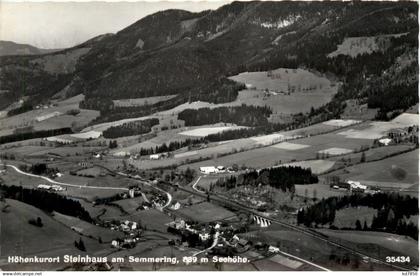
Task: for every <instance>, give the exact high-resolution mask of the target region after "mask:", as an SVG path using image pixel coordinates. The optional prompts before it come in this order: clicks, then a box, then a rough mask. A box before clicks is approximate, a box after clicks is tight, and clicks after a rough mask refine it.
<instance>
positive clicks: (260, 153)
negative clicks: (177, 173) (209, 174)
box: [181, 133, 372, 169]
mask: <svg viewBox="0 0 420 276" xmlns="http://www.w3.org/2000/svg"><path fill="white" fill-rule="evenodd" d="M291 143H293V144H300V145H308V146H309V147H306V148H301V149H297V150H293V151H290V150H287V149H281V148H278V147H276V146H275V145H273V146H271V147H262V148H257V149H252V150H248V151H244V152H239V153H235V154H230V155H228V156H223V157H217V156H214V155H213V156H212V157H213V158H212V159H211V160H206V161H202V162H197V163H193V164H188V165H183V166H181V168H186V167H188V166H189V167H193V168H196V169H198V168H199V167H201V166H213V165H223V166H232V165H233V164H238V165H245V166H247V167H253V168H264V167H270V166H274V165H278V164H279V162H280V161H281V163H290V162H294V161H295V160H307V159H314V158H315V157H316V156H317V153H318V152H319V151H321V150H325V149H329V148H331V147H337V148H339V147H343V148H347V149H352V150H359V149H360V147H361V146H370V145H371V144H372V141H371V140H368V139H348V138H345V137H343V136H341V135H337V134H336V133H328V134H323V135H318V136H312V137H307V138H302V139H298V140H294V141H293V142H291ZM224 146H229V144H224ZM208 150H209V149H208ZM208 150H207V151H208ZM205 151H206V150H203V151H199V153H203V152H205ZM210 156H211V155H210Z"/></svg>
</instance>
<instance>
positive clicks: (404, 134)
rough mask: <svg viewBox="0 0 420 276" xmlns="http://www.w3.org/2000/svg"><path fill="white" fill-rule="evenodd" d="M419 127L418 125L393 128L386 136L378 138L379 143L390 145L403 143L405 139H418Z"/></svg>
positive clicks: (412, 140)
mask: <svg viewBox="0 0 420 276" xmlns="http://www.w3.org/2000/svg"><path fill="white" fill-rule="evenodd" d="M418 137H419V127H418V126H416V125H413V126H409V127H403V128H394V129H391V130H390V131H389V132H388V134H387V136H386V137H382V138H381V139H379V140H378V142H379V144H381V145H384V146H388V145H390V144H394V143H401V142H404V141H410V142H414V141H418Z"/></svg>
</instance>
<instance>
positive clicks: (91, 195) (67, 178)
mask: <svg viewBox="0 0 420 276" xmlns="http://www.w3.org/2000/svg"><path fill="white" fill-rule="evenodd" d="M1 178H2V179H3V180H4V183H5V184H6V185H8V186H12V185H15V186H22V187H24V188H30V189H36V188H37V187H38V185H40V184H45V185H50V184H51V183H50V182H48V181H46V180H44V179H41V178H38V177H32V176H27V175H22V174H19V173H17V172H16V171H15V170H14V169H13V168H10V167H7V169H6V172H5V173H4V174H2V175H1ZM55 180H56V181H59V182H63V183H68V184H70V185H74V186H66V185H61V186H63V187H65V188H66V190H65V191H63V192H60V193H62V194H63V195H65V196H68V197H73V198H80V199H85V200H89V201H93V200H94V199H95V198H97V197H109V196H113V195H115V194H117V193H121V192H124V191H125V190H124V189H125V188H121V189H120V190H116V189H102V188H101V189H97V188H92V187H88V186H93V185H91V184H98V185H100V186H101V187H104V186H102V185H101V183H102V182H99V183H95V182H93V181H92V179H91V178H83V177H77V176H71V175H68V174H65V175H64V176H63V177H60V178H57V179H55ZM89 181H90V182H89ZM105 184H106V183H105ZM112 184H117V183H112ZM95 186H96V185H95ZM123 186H124V185H123Z"/></svg>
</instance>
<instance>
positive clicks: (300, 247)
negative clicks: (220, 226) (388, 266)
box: [240, 224, 379, 271]
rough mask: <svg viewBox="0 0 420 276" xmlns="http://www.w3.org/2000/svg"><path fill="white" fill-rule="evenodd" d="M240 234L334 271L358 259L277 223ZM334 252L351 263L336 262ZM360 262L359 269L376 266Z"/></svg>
mask: <svg viewBox="0 0 420 276" xmlns="http://www.w3.org/2000/svg"><path fill="white" fill-rule="evenodd" d="M240 235H241V236H242V237H244V238H245V239H248V240H251V241H253V240H255V241H257V240H260V241H266V242H269V243H270V244H272V245H273V246H277V247H279V248H280V250H282V251H285V252H288V253H290V254H293V255H295V256H298V257H299V258H302V259H305V260H311V262H314V263H316V264H318V265H321V266H323V267H326V268H330V269H333V270H334V271H340V270H348V269H350V268H351V265H352V264H353V263H354V262H355V259H356V258H355V256H354V255H351V254H350V255H349V253H348V252H347V251H344V250H341V249H339V248H337V247H334V246H331V245H329V244H327V243H326V242H324V241H320V240H318V239H314V238H313V237H311V236H308V235H302V234H301V233H299V232H296V231H291V230H288V229H284V228H282V227H281V226H279V225H275V224H272V225H270V226H269V227H268V228H266V230H264V231H251V232H247V233H244V234H240ZM332 254H334V255H336V256H337V257H338V256H340V257H342V256H346V255H347V256H348V257H349V258H350V260H351V262H350V265H349V266H345V265H342V264H338V263H336V261H335V260H331V259H330V255H332ZM358 264H359V268H358V269H363V268H364V270H368V269H369V266H372V265H373V266H376V265H375V264H366V263H363V262H360V263H358ZM313 269H314V268H313V267H312V268H311V270H313ZM377 269H379V268H377Z"/></svg>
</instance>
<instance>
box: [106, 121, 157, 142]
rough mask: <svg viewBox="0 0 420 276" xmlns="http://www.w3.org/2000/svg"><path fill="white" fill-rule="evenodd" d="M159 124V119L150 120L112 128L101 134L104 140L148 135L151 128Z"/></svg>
mask: <svg viewBox="0 0 420 276" xmlns="http://www.w3.org/2000/svg"><path fill="white" fill-rule="evenodd" d="M158 124H159V119H157V118H151V119H145V120H139V121H134V122H129V123H124V124H122V125H119V126H112V127H110V128H108V129H106V130H104V132H103V136H104V137H105V138H111V139H112V138H118V137H125V136H133V135H140V134H145V133H148V132H150V131H151V130H152V127H153V126H155V125H158Z"/></svg>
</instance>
